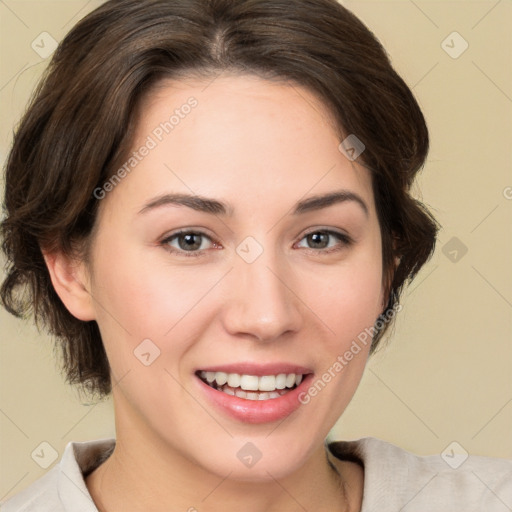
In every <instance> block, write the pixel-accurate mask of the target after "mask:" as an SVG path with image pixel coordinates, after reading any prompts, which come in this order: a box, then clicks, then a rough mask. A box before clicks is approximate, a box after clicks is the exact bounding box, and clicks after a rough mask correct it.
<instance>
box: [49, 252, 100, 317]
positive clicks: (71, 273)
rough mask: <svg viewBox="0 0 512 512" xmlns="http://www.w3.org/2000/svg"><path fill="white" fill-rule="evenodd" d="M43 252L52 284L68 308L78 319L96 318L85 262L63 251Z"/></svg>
mask: <svg viewBox="0 0 512 512" xmlns="http://www.w3.org/2000/svg"><path fill="white" fill-rule="evenodd" d="M42 252H43V257H44V261H45V263H46V266H47V268H48V272H49V273H50V278H51V281H52V285H53V287H54V289H55V291H56V293H57V295H58V296H59V297H60V299H61V300H62V302H63V303H64V305H65V306H66V308H67V310H68V311H69V312H70V313H71V314H72V315H73V316H74V317H75V318H78V320H83V321H90V320H95V319H96V317H95V312H94V308H93V300H92V297H91V294H90V292H89V290H88V287H89V283H88V279H87V277H86V275H87V274H86V272H85V267H84V264H83V262H77V261H76V260H73V259H72V258H70V257H69V256H66V255H64V254H63V253H62V252H52V253H47V252H45V251H42Z"/></svg>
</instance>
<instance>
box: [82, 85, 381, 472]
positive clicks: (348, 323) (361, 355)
mask: <svg viewBox="0 0 512 512" xmlns="http://www.w3.org/2000/svg"><path fill="white" fill-rule="evenodd" d="M208 84H209V85H208ZM191 97H193V98H194V100H190V98H191ZM185 105H188V107H187V106H185ZM140 112H141V115H140V119H139V121H138V125H137V130H136V137H135V141H134V145H133V151H135V152H136V155H132V156H133V158H134V159H133V160H131V161H129V162H127V166H126V167H125V172H124V173H123V172H121V173H120V177H122V179H121V180H120V181H119V182H118V183H117V182H116V183H117V184H116V185H115V186H113V187H109V186H107V189H111V188H112V189H111V190H110V191H109V192H107V193H106V194H105V197H104V199H102V200H101V206H100V213H99V217H98V231H97V233H96V236H95V238H94V240H93V245H92V252H91V267H90V270H91V271H92V274H91V277H90V281H89V282H88V290H89V292H90V294H91V308H93V310H94V316H95V318H96V321H97V322H98V325H99V327H100V330H101V334H102V338H103V341H104V344H105V348H106V351H107V355H108V359H109V362H110V365H111V368H112V374H113V386H114V389H113V393H114V400H115V408H116V422H117V428H118V442H122V440H123V439H128V438H129V439H130V442H132V443H133V442H134V440H138V441H140V443H142V444H143V445H144V446H147V447H151V448H152V449H156V450H158V452H157V453H166V455H168V456H170V455H172V456H174V457H176V458H177V459H180V460H182V461H183V463H193V464H196V465H199V466H200V467H202V468H203V469H205V470H207V471H209V472H213V473H215V474H218V475H220V476H222V477H224V476H225V475H227V474H228V473H230V474H231V478H235V479H241V480H242V479H245V480H249V479H253V480H258V479H259V480H266V479H268V478H269V473H270V474H272V475H273V477H275V478H278V477H280V476H284V475H286V474H289V473H290V472H291V471H294V470H296V469H298V468H300V467H301V466H302V465H303V464H304V462H305V461H306V460H307V459H308V457H310V456H312V454H313V453H314V452H316V451H317V450H318V449H319V447H320V446H321V445H323V441H324V439H325V437H326V435H327V434H328V432H329V430H330V429H331V428H332V426H333V425H334V423H335V422H336V420H337V419H338V417H339V416H340V415H341V413H342V412H343V411H344V409H345V408H346V406H347V405H348V403H349V401H350V400H351V398H352V396H353V394H354V392H355V390H356V388H357V385H358V383H359V381H360V378H361V375H362V373H363V369H364V366H365V362H366V359H367V355H368V351H369V348H370V340H369V339H367V343H366V344H364V343H362V342H361V341H360V339H361V338H360V339H359V340H358V336H359V335H360V334H361V333H363V332H364V331H365V329H368V328H370V327H372V326H373V324H374V322H375V320H376V318H377V317H378V315H379V314H380V313H381V312H382V310H383V306H384V304H383V299H384V297H383V289H382V263H381V262H382V253H381V236H380V230H379V224H378V219H377V216H376V211H375V204H374V199H373V193H372V186H371V179H370V174H369V172H368V171H367V170H366V169H364V168H363V167H361V166H360V165H358V164H357V162H351V161H350V160H348V159H347V158H346V157H345V156H344V154H343V153H341V152H340V150H339V149H338V146H339V144H340V142H341V141H340V140H338V138H337V137H336V134H335V132H334V130H333V128H332V125H331V124H330V123H329V121H328V117H327V115H328V114H327V112H326V111H325V109H324V107H323V106H322V104H320V103H319V102H318V100H316V99H315V97H314V96H313V95H312V94H311V93H309V92H308V91H307V90H305V89H303V88H300V87H297V86H291V85H284V84H277V83H271V82H267V81H263V80H261V79H259V78H255V77H249V76H243V77H240V76H239V77H235V76H224V77H219V78H217V79H216V80H214V81H213V82H211V80H210V81H209V82H206V81H205V82H199V81H197V82H184V81H183V82H167V83H166V84H163V85H162V86H160V87H159V88H158V89H156V90H155V92H153V93H152V94H151V95H150V96H149V97H148V98H147V100H146V101H145V102H144V104H143V105H142V108H141V110H140ZM173 114H174V118H172V119H171V121H170V118H171V116H172V115H173ZM166 123H167V124H166ZM356 135H357V134H356ZM143 147H145V148H146V149H141V148H143ZM126 169H129V171H128V172H126ZM334 192H340V193H342V194H344V196H341V197H345V200H337V201H332V202H329V203H325V202H324V204H322V203H321V201H317V202H314V201H312V198H317V197H320V196H324V195H326V194H332V193H334ZM98 195H100V196H102V195H103V193H102V192H101V193H98ZM176 195H179V196H183V197H184V196H201V198H203V199H204V200H205V201H206V200H208V201H215V203H214V204H213V205H211V204H210V205H209V204H208V203H204V202H200V201H199V200H197V199H195V200H193V199H188V200H186V202H187V205H185V204H178V203H176V202H173V197H174V199H176V197H175V196H176ZM219 203H222V205H223V207H221V206H220V204H219ZM299 205H302V206H299ZM178 232H182V234H181V235H178ZM354 340H355V341H356V343H357V346H358V347H359V350H358V351H356V350H354V349H353V350H352V355H353V357H352V358H351V359H350V361H349V360H348V359H349V358H347V357H346V356H345V355H344V354H345V353H346V352H347V351H348V350H349V349H350V347H351V346H352V347H354V344H353V342H354ZM336 362H338V364H336ZM251 365H253V366H251ZM340 367H341V369H340ZM201 371H209V372H211V373H209V374H206V375H207V376H208V377H210V379H211V378H212V376H214V377H215V378H216V379H218V380H219V381H220V382H221V383H222V381H223V380H224V379H225V378H229V379H230V380H228V382H227V384H228V385H229V384H231V385H232V387H233V388H234V387H235V386H236V385H237V384H238V383H241V385H242V386H243V387H246V388H247V387H248V388H253V389H254V387H255V386H258V387H262V388H263V389H267V390H268V391H266V393H267V394H265V395H263V396H262V397H261V398H262V400H259V399H258V400H252V399H249V398H243V394H242V395H241V396H242V397H240V396H237V395H235V396H233V395H232V393H233V392H234V391H232V392H231V394H229V392H230V390H231V389H232V388H226V387H224V390H217V389H214V388H212V387H210V386H209V385H207V384H206V383H204V382H203V381H202V380H201V379H200V375H201V373H200V372H201ZM216 371H219V372H223V373H226V374H242V375H253V376H255V377H259V378H258V379H255V378H254V377H253V378H251V377H246V378H243V377H242V379H241V381H240V382H239V381H238V380H237V378H236V376H234V377H233V376H232V375H228V376H223V373H220V374H218V373H215V372H216ZM326 372H327V373H328V375H327V377H326V376H325V375H324V374H326ZM279 374H286V375H288V374H302V375H307V376H304V377H303V378H302V382H301V384H300V385H299V387H298V388H297V389H296V390H295V391H294V390H291V391H288V392H286V393H284V394H283V395H281V393H282V391H281V392H280V391H279V389H277V390H276V391H273V392H272V391H270V389H272V388H275V387H276V386H277V388H279V387H282V386H283V383H282V382H281V380H283V381H284V378H283V377H278V378H277V379H275V378H273V377H272V376H273V375H279ZM198 375H199V376H198ZM202 375H203V376H204V375H205V374H202ZM262 376H266V377H265V378H263V379H262V378H261V377H262ZM329 377H330V378H329ZM296 380H298V379H296ZM315 384H316V392H315V391H312V392H311V393H308V389H310V388H311V387H315ZM284 385H288V386H293V385H295V379H294V377H293V376H292V377H287V378H286V382H285V384H284ZM224 386H226V385H224ZM226 389H227V392H226ZM249 393H254V391H249ZM238 395H240V393H238ZM246 396H247V395H246ZM276 396H277V397H278V398H276ZM249 397H252V398H256V396H255V395H252V394H251V395H249ZM248 443H251V444H248ZM138 446H141V445H140V444H139V445H138ZM251 457H252V459H251ZM258 458H260V459H259V460H257V459H258ZM251 461H252V462H251Z"/></svg>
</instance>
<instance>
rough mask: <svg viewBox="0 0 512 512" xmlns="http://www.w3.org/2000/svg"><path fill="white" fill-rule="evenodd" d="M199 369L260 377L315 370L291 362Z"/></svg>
mask: <svg viewBox="0 0 512 512" xmlns="http://www.w3.org/2000/svg"><path fill="white" fill-rule="evenodd" d="M198 371H204V372H224V373H238V374H239V375H256V376H258V377H261V376H262V375H279V374H280V373H286V374H289V373H295V374H296V375H298V374H301V375H306V374H308V373H313V370H311V369H310V368H306V367H305V366H298V365H295V364H290V363H267V364H256V363H251V362H245V363H244V362H243V363H233V364H223V365H218V366H208V367H204V368H197V370H196V372H198ZM276 400H277V398H276Z"/></svg>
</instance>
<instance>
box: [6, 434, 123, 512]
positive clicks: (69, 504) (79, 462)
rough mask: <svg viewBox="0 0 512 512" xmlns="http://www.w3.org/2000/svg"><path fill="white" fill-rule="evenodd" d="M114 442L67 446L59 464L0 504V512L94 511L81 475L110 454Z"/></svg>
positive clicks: (102, 441) (94, 442)
mask: <svg viewBox="0 0 512 512" xmlns="http://www.w3.org/2000/svg"><path fill="white" fill-rule="evenodd" d="M114 446H115V441H114V440H113V439H103V440H98V441H89V442H85V443H75V442H72V443H68V445H67V446H66V449H65V450H64V453H63V455H62V458H61V460H60V461H59V463H58V464H57V465H56V466H54V467H53V468H52V469H51V470H49V471H48V472H47V473H46V474H45V475H44V476H43V477H41V478H39V479H38V480H36V481H35V482H34V483H32V484H31V485H30V486H28V487H27V488H26V489H24V490H23V491H21V492H19V493H18V494H16V495H15V496H13V497H12V498H10V499H9V500H7V501H6V502H5V503H2V504H1V507H0V508H1V510H2V512H36V511H37V512H97V508H96V506H95V505H94V502H93V500H92V498H91V496H90V494H89V491H88V489H87V486H86V484H85V480H84V475H85V474H87V473H89V472H90V471H92V470H93V469H95V467H97V466H98V465H99V464H101V462H103V460H105V458H107V457H108V456H109V455H110V453H111V452H112V450H113V448H114Z"/></svg>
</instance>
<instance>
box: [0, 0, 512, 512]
mask: <svg viewBox="0 0 512 512" xmlns="http://www.w3.org/2000/svg"><path fill="white" fill-rule="evenodd" d="M427 150H428V132H427V128H426V125H425V121H424V118H423V115H422V113H421V111H420V109H419V107H418V104H417V102H416V101H415V99H414V97H413V95H412V93H411V91H410V90H409V89H408V88H407V86H406V85H405V83H404V82H403V80H402V79H401V78H400V77H399V76H398V75H397V74H396V73H395V71H394V70H393V69H392V67H391V65H390V62H389V60H388V58H387V57H386V54H385V52H384V50H383V48H382V47H381V45H380V44H379V42H378V41H377V40H376V39H375V37H374V36H373V35H372V34H371V33H370V32H369V31H368V29H367V28H366V27H364V25H363V24H362V23H361V22H360V21H359V20H358V19H357V18H355V17H354V16H353V15H352V14H351V13H350V12H349V11H347V10H346V9H345V8H343V7H342V6H341V5H339V4H338V3H337V2H335V1H334V0H332V1H331V0H293V1H290V0H287V1H284V0H278V1H274V0H273V1H270V0H237V1H233V0H182V1H170V0H146V1H140V0H138V1H135V0H114V1H109V2H106V3H105V4H103V5H102V6H101V7H99V8H98V9H96V10H95V11H94V12H93V13H92V14H90V15H88V16H87V17H86V18H85V19H84V20H82V21H81V22H80V23H79V24H78V25H77V26H76V27H75V28H74V29H73V30H72V31H71V32H70V34H69V35H68V36H67V37H66V38H65V40H64V41H63V42H62V43H61V44H60V46H59V48H58V50H57V52H56V54H55V56H54V58H53V60H52V63H51V65H50V67H49V70H48V73H47V75H46V77H45V79H44V80H43V82H42V84H41V86H40V88H39V89H38V91H37V93H36V95H35V98H34V101H33V103H32V104H31V106H30V108H29V110H28V112H27V114H26V115H25V117H24V119H23V120H22V123H21V125H20V127H19V129H18V131H17V133H16V136H15V140H14V144H13V148H12V151H11V153H10V155H9V159H8V162H7V167H6V191H5V206H6V210H7V217H6V219H5V221H4V222H3V224H2V232H3V237H4V250H5V253H6V256H7V258H8V261H9V262H10V267H9V269H8V273H7V277H6V279H5V281H4V283H3V287H2V299H3V302H4V305H5V306H6V307H7V309H8V310H9V311H11V312H12V313H14V314H18V315H21V314H22V313H23V312H25V311H26V310H27V309H29V308H33V310H34V313H35V317H36V319H38V320H39V321H40V322H43V323H44V324H45V325H46V326H47V327H48V328H49V330H50V332H51V333H53V334H54V335H55V336H56V337H58V338H59V339H60V340H61V342H62V344H61V346H62V349H63V354H64V357H65V370H66V374H67V379H68V381H69V382H71V383H75V384H79V385H81V386H83V387H84V388H85V389H87V390H89V391H90V392H91V393H98V394H100V395H107V394H109V393H112V395H113V400H114V407H115V418H116V440H115V441H114V440H101V441H91V442H89V443H70V444H69V445H68V447H67V449H66V451H65V453H64V455H63V457H62V460H61V461H60V463H59V465H58V466H57V467H55V468H54V469H52V470H51V471H49V472H48V473H47V474H46V475H45V476H44V477H43V478H42V479H41V480H39V481H38V482H36V483H35V484H33V485H32V486H30V487H29V488H27V489H26V490H24V491H22V492H21V493H19V494H18V495H17V496H15V497H14V498H12V499H11V500H9V501H8V502H7V503H6V504H5V505H4V508H3V510H6V511H29V510H37V511H46V510H48V511H50V510H51V511H57V510H58V511H75V510H84V511H88V512H94V511H101V512H111V511H120V510H123V511H124V510H127V511H134V512H137V511H139V510H151V511H164V510H165V511H170V510H172V511H182V510H188V511H195V510H197V511H218V510H222V511H230V510H234V509H235V508H236V509H239V508H243V509H244V510H249V511H285V512H286V511H292V510H293V511H295V510H311V511H312V510H315V511H361V510H362V511H364V512H368V511H370V510H380V511H384V510H389V511H391V510H393V511H396V510H433V509H434V510H435V509H436V505H437V506H438V507H439V506H441V505H442V506H444V507H445V508H446V509H449V510H452V511H453V510H461V511H462V510H464V511H466V510H471V507H473V506H474V503H478V510H486V511H488V510H495V511H498V510H504V508H503V507H504V504H506V503H509V504H510V503H512V484H511V483H510V482H511V471H512V463H511V462H509V461H504V460H493V459H491V458H483V457H480V458H479V457H472V458H471V459H470V460H468V461H467V462H466V463H465V464H464V465H462V466H461V467H460V468H459V469H458V470H453V469H451V468H450V467H448V466H447V465H446V464H445V463H444V461H442V460H441V459H439V458H438V457H435V458H434V457H418V456H415V455H412V454H409V453H407V452H405V451H403V450H401V449H400V448H398V447H395V446H393V445H390V444H389V443H385V442H384V441H380V440H378V439H374V438H366V439H364V440H359V441H351V442H342V441H339V442H335V443H331V444H327V443H326V442H325V438H326V435H327V433H328V432H329V430H330V429H331V428H332V426H333V425H334V423H335V422H336V420H337V419H338V418H339V416H340V415H341V414H342V413H343V411H344V410H345V408H346V407H347V405H348V403H349V402H350V399H351V398H352V396H353V395H354V393H355V391H356V388H357V386H358V383H359V381H360V379H361V376H362V373H363V371H364V367H365V364H366V361H367V359H368V357H369V355H371V354H372V353H373V352H374V351H375V349H376V348H377V346H378V345H379V343H380V340H381V339H382V335H383V333H384V332H385V331H386V329H387V328H388V327H389V325H390V322H391V321H392V319H393V317H394V315H395V313H396V311H397V310H398V309H399V307H400V305H399V302H398V301H399V297H400V292H401V290H402V288H403V286H404V285H405V284H406V283H407V282H409V281H410V280H412V279H413V278H414V276H415V275H416V273H417V272H418V270H419V269H420V268H421V267H422V265H423V264H424V263H425V262H426V261H427V260H428V258H429V257H430V255H431V254H432V252H433V250H434V245H435V238H436V233H437V229H438V227H437V223H436V221H435V220H434V219H433V217H432V216H431V214H430V213H429V212H428V211H427V209H426V208H425V207H424V206H423V205H422V204H421V203H419V202H418V201H416V200H414V199H413V198H412V197H411V196H410V194H409V191H410V187H411V185H412V182H413V180H414V177H415V175H416V173H417V172H418V170H419V169H420V168H421V167H422V165H423V163H424V161H425V158H426V154H427ZM20 287H26V289H27V290H28V291H29V294H28V296H27V295H25V296H24V297H20V296H19V292H18V290H19V288H20ZM475 475H478V476H479V477H480V478H483V479H485V481H486V482H487V483H488V485H489V486H491V488H492V489H493V493H491V492H489V491H488V489H485V488H482V487H481V486H480V487H479V486H477V485H475ZM427 484H428V487H425V486H426V485H427ZM423 489H424V490H423ZM422 490H423V492H422ZM507 500H508V501H507ZM500 507H501V508H500ZM473 509H474V510H477V509H475V508H473Z"/></svg>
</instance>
